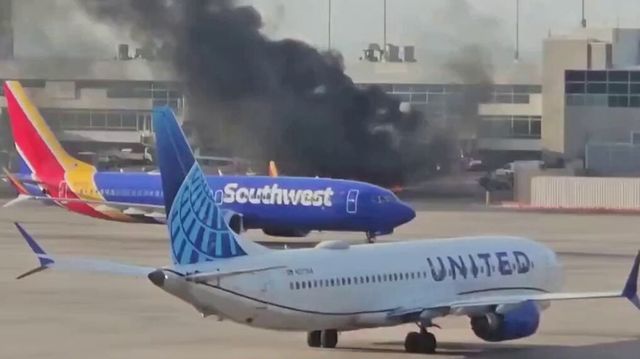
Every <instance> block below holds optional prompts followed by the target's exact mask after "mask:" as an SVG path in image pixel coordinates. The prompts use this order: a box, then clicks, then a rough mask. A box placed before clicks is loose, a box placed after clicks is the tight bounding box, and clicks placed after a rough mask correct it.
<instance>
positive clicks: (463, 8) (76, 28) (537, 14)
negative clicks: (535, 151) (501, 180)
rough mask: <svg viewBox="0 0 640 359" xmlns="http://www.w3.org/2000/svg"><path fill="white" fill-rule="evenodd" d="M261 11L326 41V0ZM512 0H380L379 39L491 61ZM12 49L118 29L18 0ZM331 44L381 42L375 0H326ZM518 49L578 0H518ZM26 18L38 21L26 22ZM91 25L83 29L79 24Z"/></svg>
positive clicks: (626, 18) (63, 50)
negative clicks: (476, 48)
mask: <svg viewBox="0 0 640 359" xmlns="http://www.w3.org/2000/svg"><path fill="white" fill-rule="evenodd" d="M242 1H244V2H247V3H250V4H253V5H255V6H256V7H257V8H258V10H259V11H260V12H261V13H262V14H263V16H264V19H265V33H267V34H269V35H270V36H272V37H275V38H283V37H293V38H298V39H301V40H304V41H307V42H310V43H311V44H313V45H315V46H318V47H321V48H326V46H327V20H328V17H327V4H328V0H242ZM515 1H516V0H466V1H465V0H387V4H388V5H387V9H388V11H387V13H388V31H387V39H388V41H389V42H391V43H395V44H398V45H405V44H413V45H415V46H416V53H417V57H418V60H420V61H424V60H425V58H428V57H430V56H436V57H442V56H447V54H448V53H449V52H452V51H456V49H459V48H460V47H461V46H463V45H465V44H480V45H481V46H484V47H487V48H489V49H491V50H492V53H493V57H494V61H496V62H500V60H501V59H504V60H508V59H509V58H510V57H511V56H512V54H513V47H514V28H515V19H514V14H515ZM14 4H15V9H14V13H15V15H16V19H15V24H14V25H15V30H16V54H17V55H18V56H25V57H33V56H47V55H51V54H53V55H54V56H65V55H66V56H100V57H112V56H113V55H114V54H115V51H116V50H115V48H116V44H117V43H118V42H123V41H124V42H127V41H128V40H127V39H126V31H124V30H123V31H121V32H119V33H115V34H114V33H113V32H111V31H110V29H108V28H107V27H106V26H101V25H93V24H94V22H92V21H91V20H90V19H87V18H86V17H85V16H84V15H83V14H82V13H81V12H78V11H75V10H74V9H73V7H74V5H73V1H72V0H47V1H41V0H18V1H15V2H14ZM332 4H333V6H332V8H333V11H332V14H333V17H332V29H333V31H332V34H333V35H332V38H333V47H334V48H336V49H337V50H339V51H341V52H342V53H343V54H344V57H345V60H346V61H347V62H353V61H357V59H358V57H359V56H360V55H361V50H362V49H363V48H365V47H366V46H367V44H368V43H370V42H378V43H382V34H383V30H382V29H383V26H382V19H383V15H382V13H383V12H382V4H383V0H333V2H332ZM520 4H521V27H520V29H521V31H520V34H521V37H520V39H521V49H522V55H523V58H524V60H526V61H530V62H538V61H539V57H540V54H539V51H540V48H541V42H542V39H543V38H544V37H546V36H547V34H548V32H549V31H551V32H552V33H566V32H569V31H571V29H572V28H575V27H577V26H578V24H579V21H580V0H520ZM586 5H587V20H588V23H589V25H590V26H594V27H612V26H616V25H619V26H621V27H640V1H638V0H586ZM34 24H38V25H37V26H34ZM89 27H90V28H91V29H90V31H84V30H81V29H84V28H87V29H88V28H89Z"/></svg>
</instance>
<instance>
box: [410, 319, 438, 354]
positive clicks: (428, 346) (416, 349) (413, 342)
mask: <svg viewBox="0 0 640 359" xmlns="http://www.w3.org/2000/svg"><path fill="white" fill-rule="evenodd" d="M419 327H420V332H419V333H418V332H410V333H409V334H407V336H406V338H405V339H404V349H405V350H406V351H407V353H421V354H432V353H435V352H436V346H437V342H436V337H435V335H433V334H432V333H429V332H427V329H426V328H425V327H424V326H423V325H419Z"/></svg>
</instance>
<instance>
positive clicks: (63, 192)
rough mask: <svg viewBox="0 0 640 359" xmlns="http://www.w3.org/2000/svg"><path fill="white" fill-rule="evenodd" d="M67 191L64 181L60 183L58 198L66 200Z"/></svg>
mask: <svg viewBox="0 0 640 359" xmlns="http://www.w3.org/2000/svg"><path fill="white" fill-rule="evenodd" d="M68 191H69V187H68V186H67V182H66V181H61V182H60V184H59V185H58V197H60V198H67V193H68Z"/></svg>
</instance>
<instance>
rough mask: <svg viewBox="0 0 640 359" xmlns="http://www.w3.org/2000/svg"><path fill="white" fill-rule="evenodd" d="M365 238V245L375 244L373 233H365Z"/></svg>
mask: <svg viewBox="0 0 640 359" xmlns="http://www.w3.org/2000/svg"><path fill="white" fill-rule="evenodd" d="M365 234H366V236H367V243H375V241H376V234H375V233H374V232H365Z"/></svg>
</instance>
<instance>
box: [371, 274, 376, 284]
mask: <svg viewBox="0 0 640 359" xmlns="http://www.w3.org/2000/svg"><path fill="white" fill-rule="evenodd" d="M371 282H372V283H375V282H376V276H375V275H372V276H371Z"/></svg>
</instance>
